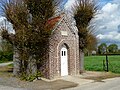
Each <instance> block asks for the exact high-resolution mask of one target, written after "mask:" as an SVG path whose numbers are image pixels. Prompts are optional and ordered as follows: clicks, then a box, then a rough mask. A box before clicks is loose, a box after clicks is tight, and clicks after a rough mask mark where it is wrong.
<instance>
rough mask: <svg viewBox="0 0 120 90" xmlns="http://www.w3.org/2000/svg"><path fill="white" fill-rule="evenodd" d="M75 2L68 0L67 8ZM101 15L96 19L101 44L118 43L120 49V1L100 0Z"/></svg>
mask: <svg viewBox="0 0 120 90" xmlns="http://www.w3.org/2000/svg"><path fill="white" fill-rule="evenodd" d="M74 2H75V0H68V2H67V4H66V5H65V8H67V9H70V6H71V5H72V4H73V3H74ZM99 6H100V9H99V11H98V12H99V14H98V15H97V16H96V18H95V22H96V23H95V25H96V28H97V36H96V37H97V38H98V40H99V42H100V43H103V42H105V43H107V44H111V43H116V44H118V45H119V48H120V0H99Z"/></svg>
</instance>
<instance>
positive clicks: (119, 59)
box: [84, 55, 120, 73]
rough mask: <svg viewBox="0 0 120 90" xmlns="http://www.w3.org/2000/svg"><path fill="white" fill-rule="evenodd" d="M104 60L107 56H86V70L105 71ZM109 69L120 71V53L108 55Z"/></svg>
mask: <svg viewBox="0 0 120 90" xmlns="http://www.w3.org/2000/svg"><path fill="white" fill-rule="evenodd" d="M103 60H106V57H105V56H85V61H84V63H85V70H88V71H104V69H103ZM108 60H109V71H110V72H113V73H120V55H114V56H108Z"/></svg>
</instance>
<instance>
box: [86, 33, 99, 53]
mask: <svg viewBox="0 0 120 90" xmlns="http://www.w3.org/2000/svg"><path fill="white" fill-rule="evenodd" d="M87 42H88V45H87V46H86V53H85V54H87V53H88V54H92V51H96V50H97V39H96V37H95V36H94V35H91V34H89V35H87Z"/></svg>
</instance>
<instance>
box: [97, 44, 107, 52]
mask: <svg viewBox="0 0 120 90" xmlns="http://www.w3.org/2000/svg"><path fill="white" fill-rule="evenodd" d="M106 50H107V45H106V43H101V44H100V45H99V46H98V53H99V54H105V52H106Z"/></svg>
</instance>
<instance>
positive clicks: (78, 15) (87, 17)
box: [74, 0, 97, 50]
mask: <svg viewBox="0 0 120 90" xmlns="http://www.w3.org/2000/svg"><path fill="white" fill-rule="evenodd" d="M74 9H75V10H74V11H75V12H74V18H75V20H76V26H77V28H78V35H79V47H80V49H81V50H83V49H84V48H86V47H87V46H89V44H90V41H89V40H91V39H90V38H88V37H89V36H92V34H91V33H90V28H88V27H89V25H90V22H91V20H92V19H93V18H94V15H95V14H96V11H97V7H96V4H95V3H94V1H91V0H78V2H76V5H75V6H74ZM91 29H93V26H91ZM92 37H94V36H92Z"/></svg>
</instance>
